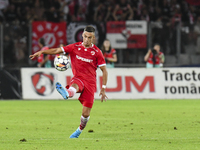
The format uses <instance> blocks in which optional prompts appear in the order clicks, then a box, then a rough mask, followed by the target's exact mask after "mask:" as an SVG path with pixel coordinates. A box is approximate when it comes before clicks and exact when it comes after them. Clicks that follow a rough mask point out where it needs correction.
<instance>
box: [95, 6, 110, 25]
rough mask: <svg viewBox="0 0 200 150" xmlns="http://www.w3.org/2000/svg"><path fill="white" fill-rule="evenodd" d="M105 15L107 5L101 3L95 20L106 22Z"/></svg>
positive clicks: (96, 11)
mask: <svg viewBox="0 0 200 150" xmlns="http://www.w3.org/2000/svg"><path fill="white" fill-rule="evenodd" d="M108 9H109V8H108ZM105 17H106V7H105V5H104V4H103V3H100V4H99V6H98V7H97V9H96V10H95V13H94V19H93V20H94V21H95V22H104V19H105Z"/></svg>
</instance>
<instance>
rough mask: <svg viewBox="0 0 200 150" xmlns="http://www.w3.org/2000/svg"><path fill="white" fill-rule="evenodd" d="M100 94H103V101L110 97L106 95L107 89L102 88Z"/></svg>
mask: <svg viewBox="0 0 200 150" xmlns="http://www.w3.org/2000/svg"><path fill="white" fill-rule="evenodd" d="M99 96H101V102H103V100H105V101H106V99H108V97H107V96H106V93H105V89H104V88H102V89H101V91H100V93H99Z"/></svg>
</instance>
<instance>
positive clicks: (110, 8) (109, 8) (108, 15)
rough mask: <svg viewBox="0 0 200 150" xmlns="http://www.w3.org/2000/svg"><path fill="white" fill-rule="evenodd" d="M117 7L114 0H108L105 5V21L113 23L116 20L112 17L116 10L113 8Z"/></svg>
mask: <svg viewBox="0 0 200 150" xmlns="http://www.w3.org/2000/svg"><path fill="white" fill-rule="evenodd" d="M114 5H115V2H114V0H107V1H105V2H104V3H103V6H104V7H105V8H106V10H105V12H104V13H106V14H105V18H104V21H105V22H107V21H113V20H114V18H113V15H112V12H113V10H114V8H113V6H114Z"/></svg>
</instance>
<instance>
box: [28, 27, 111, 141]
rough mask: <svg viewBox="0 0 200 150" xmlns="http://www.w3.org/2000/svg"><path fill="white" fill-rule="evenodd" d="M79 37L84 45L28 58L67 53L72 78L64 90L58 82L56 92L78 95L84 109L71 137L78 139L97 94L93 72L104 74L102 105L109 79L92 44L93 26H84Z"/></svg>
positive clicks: (50, 51) (66, 47) (65, 94)
mask: <svg viewBox="0 0 200 150" xmlns="http://www.w3.org/2000/svg"><path fill="white" fill-rule="evenodd" d="M82 36H83V42H77V43H74V44H70V45H67V46H64V47H60V48H52V49H49V50H45V51H39V52H37V53H35V54H33V55H30V56H29V57H30V58H31V59H33V58H35V57H39V56H40V55H41V54H61V53H62V54H69V56H70V58H71V67H72V72H73V78H72V79H71V81H70V84H69V86H67V90H65V89H64V88H63V87H62V85H61V84H60V83H59V82H57V83H56V89H57V91H58V92H59V93H60V94H61V95H62V97H63V98H64V99H68V98H69V97H73V96H74V94H75V93H81V94H80V96H79V98H78V99H79V101H80V103H81V104H82V106H83V108H82V116H81V123H80V125H79V127H78V129H77V130H76V131H75V132H74V133H72V135H71V136H70V138H78V137H79V135H80V134H81V132H82V131H83V129H84V128H85V126H86V124H87V122H88V120H89V118H90V111H91V109H92V106H93V103H94V93H95V91H96V69H97V67H98V66H99V67H100V69H101V71H102V74H103V81H102V88H101V91H100V94H99V96H101V102H103V100H105V101H106V99H107V98H108V97H107V96H106V94H105V88H106V84H107V76H108V72H107V69H106V63H105V60H104V57H103V54H102V52H101V50H100V49H99V48H98V47H97V46H95V45H94V44H93V43H92V41H93V39H94V37H95V29H94V27H92V26H86V28H85V29H84V32H83V34H82Z"/></svg>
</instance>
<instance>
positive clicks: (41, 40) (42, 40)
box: [39, 38, 45, 46]
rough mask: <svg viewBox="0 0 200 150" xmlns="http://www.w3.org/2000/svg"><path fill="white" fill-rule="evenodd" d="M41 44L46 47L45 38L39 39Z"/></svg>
mask: <svg viewBox="0 0 200 150" xmlns="http://www.w3.org/2000/svg"><path fill="white" fill-rule="evenodd" d="M39 43H40V44H42V45H43V46H45V41H44V38H40V39H39Z"/></svg>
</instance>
